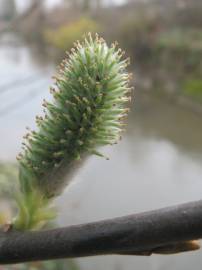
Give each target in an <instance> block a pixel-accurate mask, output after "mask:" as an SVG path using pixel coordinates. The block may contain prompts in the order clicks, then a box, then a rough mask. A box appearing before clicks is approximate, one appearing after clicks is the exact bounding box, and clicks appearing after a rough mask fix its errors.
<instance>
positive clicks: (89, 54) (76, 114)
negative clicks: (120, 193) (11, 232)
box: [14, 34, 131, 229]
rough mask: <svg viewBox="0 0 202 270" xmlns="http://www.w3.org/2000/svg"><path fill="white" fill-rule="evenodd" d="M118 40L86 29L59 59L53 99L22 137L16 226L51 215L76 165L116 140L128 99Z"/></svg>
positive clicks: (33, 225)
mask: <svg viewBox="0 0 202 270" xmlns="http://www.w3.org/2000/svg"><path fill="white" fill-rule="evenodd" d="M122 58H123V52H122V51H121V50H120V49H118V50H117V48H116V45H114V44H113V45H112V46H111V47H108V46H107V44H106V42H105V41H104V40H103V39H101V38H99V37H98V36H96V37H95V38H92V37H91V35H90V34H89V35H88V37H87V38H85V39H84V41H83V42H82V43H79V42H78V43H77V44H76V46H75V48H74V49H72V50H71V54H69V55H68V57H67V58H66V59H65V60H64V61H63V62H62V64H61V66H60V69H59V72H58V75H57V76H56V77H54V79H55V87H54V88H53V87H51V89H50V92H51V94H52V95H53V100H52V102H51V103H49V102H47V101H45V100H44V102H43V107H44V108H45V110H44V112H45V116H44V117H39V116H37V117H36V123H37V126H38V130H37V131H29V133H28V134H27V135H26V136H25V137H24V138H25V143H24V150H23V153H21V154H20V155H19V157H18V160H19V164H20V175H19V182H20V189H21V192H20V194H19V195H18V196H16V197H17V198H16V200H17V204H18V208H19V213H18V216H17V218H16V220H15V222H14V226H16V228H18V229H35V228H38V227H40V226H41V225H43V224H44V223H46V222H47V221H48V220H49V219H51V218H53V216H54V213H53V211H52V209H51V208H50V204H51V201H52V198H54V197H56V196H57V195H59V194H60V193H61V192H62V190H63V189H64V187H65V186H66V185H67V184H68V183H69V181H70V180H71V178H72V175H73V173H74V171H75V170H76V169H77V168H78V167H79V166H81V164H82V163H83V161H85V159H86V157H88V156H89V155H91V154H94V155H98V156H103V155H102V154H101V153H100V152H98V150H97V148H98V147H100V146H105V145H112V144H115V143H117V141H118V140H119V139H120V133H121V131H122V126H123V118H124V117H125V116H126V115H127V112H128V109H127V108H126V104H127V102H128V101H129V95H130V90H131V89H130V88H129V86H128V85H129V77H130V76H129V75H128V73H127V72H126V67H127V65H128V59H126V60H124V59H122Z"/></svg>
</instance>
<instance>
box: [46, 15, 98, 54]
mask: <svg viewBox="0 0 202 270" xmlns="http://www.w3.org/2000/svg"><path fill="white" fill-rule="evenodd" d="M98 30H99V26H98V24H97V23H96V22H95V21H94V20H92V19H89V18H80V19H78V20H77V21H74V22H72V23H69V24H66V25H62V26H60V27H59V28H58V29H55V30H46V31H45V33H44V36H45V40H46V42H48V43H49V44H50V45H51V46H53V47H55V48H56V49H57V50H59V51H61V53H62V52H64V51H65V50H69V49H71V47H72V46H73V44H74V42H75V41H76V40H79V39H81V38H82V36H83V35H84V34H87V33H89V32H91V33H95V32H96V31H98Z"/></svg>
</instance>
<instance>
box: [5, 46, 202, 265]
mask: <svg viewBox="0 0 202 270" xmlns="http://www.w3.org/2000/svg"><path fill="white" fill-rule="evenodd" d="M9 44H10V45H8V44H7V43H5V42H2V44H1V45H0V101H1V102H0V131H1V132H0V161H2V162H5V161H14V160H15V156H16V155H17V153H18V151H19V150H20V143H21V138H22V135H23V134H24V133H25V127H26V126H30V127H33V126H34V117H35V115H36V114H38V113H40V112H41V111H42V110H41V103H42V100H43V98H49V91H48V87H49V85H50V84H51V75H52V74H53V73H54V69H55V68H54V66H53V65H50V64H47V63H46V61H45V59H44V58H43V55H39V54H38V53H37V52H36V51H35V50H34V49H30V48H28V47H26V46H23V45H22V44H20V43H19V44H18V45H16V44H15V46H13V44H12V42H10V43H9ZM137 92H138V93H137V94H136V95H135V102H133V104H132V106H131V113H130V117H129V120H128V128H127V131H126V133H125V134H124V136H123V140H122V141H121V142H120V143H119V144H118V145H115V146H113V147H106V148H104V149H103V150H102V151H103V153H105V154H106V155H107V156H109V157H110V160H109V161H106V160H105V159H102V158H97V157H91V158H90V159H89V160H88V161H87V162H86V164H85V166H84V167H83V168H82V169H81V170H80V171H79V172H78V174H77V175H76V177H75V180H74V181H73V182H72V184H71V186H70V187H69V189H67V190H66V191H65V192H64V194H63V195H62V196H61V197H60V198H59V199H57V205H58V208H59V218H58V222H59V224H60V225H68V224H78V223H83V222H90V221H95V220H99V219H105V218H113V217H117V216H121V215H127V214H131V213H137V212H140V211H145V210H151V209H155V208H160V207H164V206H169V205H174V204H176V203H183V202H187V201H191V200H197V199H201V198H202V120H201V118H202V116H201V115H197V114H194V113H192V112H191V111H189V110H186V109H185V108H181V107H178V106H176V105H174V104H172V103H169V102H168V101H166V100H163V99H158V98H154V97H151V96H149V95H148V94H147V95H145V94H143V93H142V94H141V89H138V91H137ZM201 255H202V253H201V252H200V251H198V252H194V253H192V252H191V253H187V254H183V255H173V256H157V255H155V256H152V257H149V258H145V257H133V256H125V257H124V256H100V257H94V258H83V259H78V260H77V262H78V264H79V265H80V267H81V269H84V270H94V269H96V270H104V269H112V270H113V269H114V270H115V269H116V270H122V269H123V270H132V269H141V270H146V269H151V270H159V269H162V270H167V269H175V270H180V269H183V270H190V269H192V270H199V269H200V270H201V268H202V256H201Z"/></svg>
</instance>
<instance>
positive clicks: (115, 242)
mask: <svg viewBox="0 0 202 270" xmlns="http://www.w3.org/2000/svg"><path fill="white" fill-rule="evenodd" d="M199 238H202V201H197V202H192V203H187V204H183V205H179V206H174V207H168V208H163V209H160V210H155V211H151V212H145V213H141V214H134V215H130V216H125V217H121V218H115V219H111V220H104V221H99V222H95V223H89V224H84V225H76V226H70V227H67V228H59V229H55V230H49V231H35V232H16V231H12V230H11V231H9V232H6V233H5V232H0V264H8V263H9V264H10V263H20V262H27V261H36V260H48V259H58V258H74V257H83V256H94V255H104V254H144V253H145V254H146V255H148V254H150V253H152V252H153V251H157V252H158V250H160V249H161V250H162V251H163V250H165V253H166V252H167V251H166V250H167V247H170V248H171V249H172V247H177V246H180V245H183V244H182V243H183V242H186V241H189V240H193V239H199ZM186 243H187V242H186ZM188 243H189V242H188ZM182 250H183V248H182ZM185 250H186V248H185Z"/></svg>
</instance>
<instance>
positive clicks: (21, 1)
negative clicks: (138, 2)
mask: <svg viewBox="0 0 202 270" xmlns="http://www.w3.org/2000/svg"><path fill="white" fill-rule="evenodd" d="M44 1H45V2H46V4H47V6H49V7H52V6H54V5H57V4H59V3H61V2H62V0H44ZM103 1H104V2H105V3H106V4H114V3H117V4H122V3H124V2H125V0H103ZM16 3H17V5H18V8H19V10H22V9H24V8H26V7H27V6H28V5H29V3H30V0H16Z"/></svg>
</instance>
